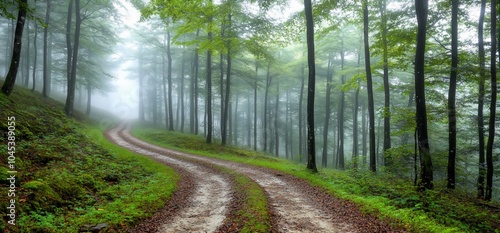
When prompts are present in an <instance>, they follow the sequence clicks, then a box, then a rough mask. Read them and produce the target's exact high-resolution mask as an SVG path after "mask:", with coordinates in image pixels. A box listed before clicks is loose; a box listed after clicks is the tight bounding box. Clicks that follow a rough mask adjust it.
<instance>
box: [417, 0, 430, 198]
mask: <svg viewBox="0 0 500 233" xmlns="http://www.w3.org/2000/svg"><path fill="white" fill-rule="evenodd" d="M428 4H429V3H428V0H415V10H416V14H417V22H418V32H417V48H416V51H415V100H416V106H417V114H416V116H417V135H418V139H417V140H418V153H419V156H420V169H421V171H420V183H419V189H420V190H425V189H432V188H433V186H434V185H433V170H432V159H431V154H430V149H429V136H428V135H427V110H426V104H425V69H424V67H425V44H426V36H427V12H428V7H429V5H428Z"/></svg>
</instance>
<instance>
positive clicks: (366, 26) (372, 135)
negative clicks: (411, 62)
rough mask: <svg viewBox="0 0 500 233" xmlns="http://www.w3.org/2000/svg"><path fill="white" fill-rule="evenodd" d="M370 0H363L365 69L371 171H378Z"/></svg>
mask: <svg viewBox="0 0 500 233" xmlns="http://www.w3.org/2000/svg"><path fill="white" fill-rule="evenodd" d="M368 29H369V21H368V1H367V0H363V35H364V36H363V38H364V45H365V71H366V87H367V89H368V116H369V118H368V121H369V140H370V171H373V172H375V171H377V158H376V154H375V107H374V103H373V84H372V71H371V64H370V43H369V42H368V37H369V34H368Z"/></svg>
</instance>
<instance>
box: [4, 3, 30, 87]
mask: <svg viewBox="0 0 500 233" xmlns="http://www.w3.org/2000/svg"><path fill="white" fill-rule="evenodd" d="M18 8H19V12H18V15H17V24H16V31H15V35H14V44H13V46H12V47H13V52H12V58H11V61H10V67H9V72H8V73H7V77H5V82H4V84H3V86H2V92H3V93H4V94H5V95H7V96H9V95H10V93H11V92H12V90H13V89H14V84H15V83H16V77H17V70H18V68H19V61H20V60H21V48H22V41H23V40H22V38H23V31H24V30H23V29H24V22H25V20H26V11H27V8H28V0H20V1H19V6H18Z"/></svg>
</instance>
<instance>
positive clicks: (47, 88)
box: [42, 0, 51, 97]
mask: <svg viewBox="0 0 500 233" xmlns="http://www.w3.org/2000/svg"><path fill="white" fill-rule="evenodd" d="M50 5H51V0H47V10H46V12H45V25H46V27H45V28H44V29H43V89H42V95H43V96H44V97H48V96H49V95H50V76H49V70H48V69H49V67H48V66H50V64H48V60H49V58H48V56H50V54H48V42H49V40H48V36H49V33H48V28H49V21H50Z"/></svg>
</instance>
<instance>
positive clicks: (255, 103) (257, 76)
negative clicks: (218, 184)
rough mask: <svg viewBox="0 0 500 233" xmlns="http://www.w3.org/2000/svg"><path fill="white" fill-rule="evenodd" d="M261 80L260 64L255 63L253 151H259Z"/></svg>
mask: <svg viewBox="0 0 500 233" xmlns="http://www.w3.org/2000/svg"><path fill="white" fill-rule="evenodd" d="M258 80H259V63H258V61H257V60H256V61H255V83H254V87H253V150H255V151H256V150H257V85H258V83H257V82H258Z"/></svg>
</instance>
